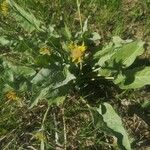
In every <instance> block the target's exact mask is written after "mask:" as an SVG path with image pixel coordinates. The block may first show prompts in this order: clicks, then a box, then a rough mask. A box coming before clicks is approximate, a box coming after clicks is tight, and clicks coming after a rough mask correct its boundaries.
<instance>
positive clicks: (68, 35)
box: [65, 24, 72, 40]
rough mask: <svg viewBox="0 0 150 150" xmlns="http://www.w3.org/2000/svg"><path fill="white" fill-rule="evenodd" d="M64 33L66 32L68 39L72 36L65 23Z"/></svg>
mask: <svg viewBox="0 0 150 150" xmlns="http://www.w3.org/2000/svg"><path fill="white" fill-rule="evenodd" d="M65 33H66V34H65V35H66V37H67V38H68V39H69V40H70V39H71V38H72V35H71V32H70V30H69V28H68V26H67V24H65Z"/></svg>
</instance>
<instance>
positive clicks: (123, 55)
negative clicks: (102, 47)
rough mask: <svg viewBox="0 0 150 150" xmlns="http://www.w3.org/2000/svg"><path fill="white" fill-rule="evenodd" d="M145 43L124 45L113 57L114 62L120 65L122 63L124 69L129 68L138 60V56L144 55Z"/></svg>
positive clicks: (137, 42) (135, 42) (136, 42)
mask: <svg viewBox="0 0 150 150" xmlns="http://www.w3.org/2000/svg"><path fill="white" fill-rule="evenodd" d="M143 45H144V42H142V41H134V42H131V43H128V44H124V45H123V46H122V47H120V48H119V49H118V51H116V53H115V55H114V56H113V57H112V61H114V63H116V64H118V63H120V64H121V65H122V66H123V67H129V66H130V65H131V64H132V63H133V62H134V61H135V59H136V57H137V56H139V55H141V54H143V52H144V48H143Z"/></svg>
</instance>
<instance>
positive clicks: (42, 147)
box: [40, 106, 50, 150]
mask: <svg viewBox="0 0 150 150" xmlns="http://www.w3.org/2000/svg"><path fill="white" fill-rule="evenodd" d="M49 109H50V107H49V106H48V108H47V110H46V112H45V114H44V117H43V120H42V124H41V130H42V134H43V130H44V123H45V120H46V117H47V114H48V112H49ZM40 147H41V150H44V149H45V146H44V139H41V145H40Z"/></svg>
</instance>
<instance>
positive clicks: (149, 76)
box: [114, 67, 150, 89]
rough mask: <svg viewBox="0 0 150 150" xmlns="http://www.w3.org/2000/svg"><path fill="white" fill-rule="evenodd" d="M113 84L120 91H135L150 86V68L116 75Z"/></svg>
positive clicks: (136, 69)
mask: <svg viewBox="0 0 150 150" xmlns="http://www.w3.org/2000/svg"><path fill="white" fill-rule="evenodd" d="M114 83H115V84H118V85H119V87H120V88H121V89H136V88H140V87H142V86H144V85H150V67H144V68H143V67H142V68H134V69H132V70H128V71H126V72H125V74H118V75H117V77H116V79H115V80H114Z"/></svg>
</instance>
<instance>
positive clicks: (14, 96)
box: [6, 91, 18, 101]
mask: <svg viewBox="0 0 150 150" xmlns="http://www.w3.org/2000/svg"><path fill="white" fill-rule="evenodd" d="M6 99H7V100H10V101H15V100H17V99H18V96H17V93H16V92H14V91H8V92H7V93H6Z"/></svg>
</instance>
